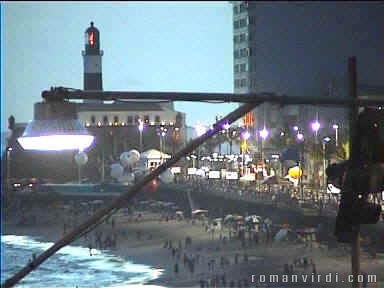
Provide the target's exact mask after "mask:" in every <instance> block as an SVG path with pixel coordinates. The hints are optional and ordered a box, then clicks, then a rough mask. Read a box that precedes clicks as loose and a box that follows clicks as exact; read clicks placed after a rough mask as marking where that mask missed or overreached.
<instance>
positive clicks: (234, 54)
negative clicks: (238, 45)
mask: <svg viewBox="0 0 384 288" xmlns="http://www.w3.org/2000/svg"><path fill="white" fill-rule="evenodd" d="M233 57H234V58H235V59H237V58H239V57H240V53H239V50H235V51H234V52H233Z"/></svg>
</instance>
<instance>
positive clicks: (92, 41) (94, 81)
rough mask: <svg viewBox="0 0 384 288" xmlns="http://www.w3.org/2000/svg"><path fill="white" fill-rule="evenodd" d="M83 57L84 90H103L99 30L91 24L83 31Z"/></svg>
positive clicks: (101, 51)
mask: <svg viewBox="0 0 384 288" xmlns="http://www.w3.org/2000/svg"><path fill="white" fill-rule="evenodd" d="M82 55H83V58H84V90H99V91H100V90H103V79H102V74H101V71H102V70H101V56H103V50H100V33H99V30H98V29H97V28H96V27H94V26H93V22H91V26H90V27H88V29H87V30H86V31H85V51H82Z"/></svg>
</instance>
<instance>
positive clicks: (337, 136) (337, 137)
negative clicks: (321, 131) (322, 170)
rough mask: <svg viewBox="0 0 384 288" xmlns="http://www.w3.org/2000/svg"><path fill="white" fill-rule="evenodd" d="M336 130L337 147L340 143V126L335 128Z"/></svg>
mask: <svg viewBox="0 0 384 288" xmlns="http://www.w3.org/2000/svg"><path fill="white" fill-rule="evenodd" d="M335 130H336V133H335V141H336V147H337V146H338V145H339V135H338V134H339V133H338V130H339V128H335Z"/></svg>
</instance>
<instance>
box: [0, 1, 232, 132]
mask: <svg viewBox="0 0 384 288" xmlns="http://www.w3.org/2000/svg"><path fill="white" fill-rule="evenodd" d="M2 7H3V11H2V16H3V17H2V18H3V19H2V21H3V23H2V24H3V25H2V37H3V39H2V49H3V61H4V62H2V65H3V71H4V75H3V81H4V87H2V88H3V91H2V96H3V99H2V100H3V112H4V113H2V118H3V119H2V121H3V129H6V127H7V119H8V117H9V116H10V115H14V116H15V118H16V121H17V122H27V121H28V120H31V119H32V118H33V104H34V103H35V102H38V101H41V91H42V90H45V89H49V88H50V87H51V86H64V87H71V88H80V89H82V88H83V58H82V55H81V51H82V50H84V32H85V30H86V29H87V28H88V27H89V23H90V22H91V21H93V22H94V23H95V26H96V27H97V28H98V29H99V30H100V37H101V40H100V42H101V49H102V50H104V56H103V58H102V69H103V89H104V90H105V91H107V90H108V91H114V90H115V91H116V90H120V91H194V92H232V91H233V84H232V82H233V72H232V70H233V68H232V66H233V65H232V64H233V59H232V54H233V50H232V49H233V45H232V9H231V4H230V3H229V2H179V3H177V2H172V3H171V2H124V3H123V2H112V3H110V2H109V3H106V2H76V3H75V2H55V3H54V2H43V3H41V2H6V3H3V4H2ZM236 106H237V105H235V104H205V103H191V102H187V103H185V102H184V103H181V102H178V103H176V109H177V110H180V111H183V112H186V113H187V124H189V125H194V124H195V123H197V122H200V123H212V122H213V121H214V118H215V115H216V114H221V115H225V114H226V113H227V112H229V111H231V110H233V109H234V108H235V107H236Z"/></svg>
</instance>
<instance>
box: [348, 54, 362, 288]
mask: <svg viewBox="0 0 384 288" xmlns="http://www.w3.org/2000/svg"><path fill="white" fill-rule="evenodd" d="M348 72H349V82H350V83H349V84H350V96H351V100H352V101H353V100H356V99H357V69H356V57H351V58H349V59H348ZM357 116H358V105H357V104H356V103H355V102H353V104H352V107H351V124H350V125H351V127H350V145H351V146H350V148H351V150H350V151H351V163H352V167H356V166H358V157H359V147H358V143H357V142H358V139H357V138H356V135H357V133H356V132H357V131H356V121H357ZM354 194H355V193H354ZM351 266H352V275H353V283H352V287H354V288H359V287H360V284H359V282H358V275H359V274H360V225H359V224H355V233H353V239H352V243H351Z"/></svg>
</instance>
